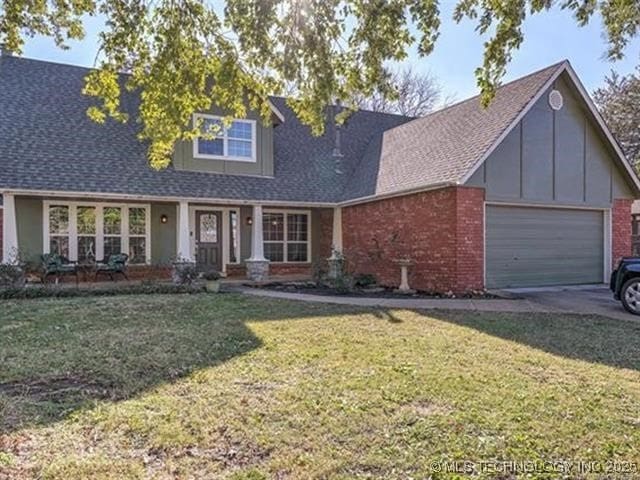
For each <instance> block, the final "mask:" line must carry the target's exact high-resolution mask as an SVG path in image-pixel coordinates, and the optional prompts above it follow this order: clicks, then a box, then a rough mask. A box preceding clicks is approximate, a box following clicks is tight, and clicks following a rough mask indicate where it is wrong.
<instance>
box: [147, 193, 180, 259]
mask: <svg viewBox="0 0 640 480" xmlns="http://www.w3.org/2000/svg"><path fill="white" fill-rule="evenodd" d="M162 215H166V216H167V218H168V221H167V223H161V222H160V217H161V216H162ZM150 221H151V263H152V264H154V265H163V264H169V263H171V260H172V259H173V258H174V257H175V256H176V252H177V245H176V242H177V239H176V232H177V206H176V204H175V203H152V204H151V219H150Z"/></svg>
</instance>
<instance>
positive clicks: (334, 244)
mask: <svg viewBox="0 0 640 480" xmlns="http://www.w3.org/2000/svg"><path fill="white" fill-rule="evenodd" d="M331 249H332V252H331V256H332V257H335V255H336V253H342V208H340V207H336V208H334V209H333V230H332V240H331Z"/></svg>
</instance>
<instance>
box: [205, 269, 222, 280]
mask: <svg viewBox="0 0 640 480" xmlns="http://www.w3.org/2000/svg"><path fill="white" fill-rule="evenodd" d="M202 278H203V280H206V281H207V282H215V281H217V280H220V279H221V278H222V275H220V272H216V271H215V270H213V271H211V272H205V273H203V274H202Z"/></svg>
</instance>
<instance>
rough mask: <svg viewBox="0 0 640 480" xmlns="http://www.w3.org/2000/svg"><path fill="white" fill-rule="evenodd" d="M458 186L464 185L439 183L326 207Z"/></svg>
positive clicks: (347, 205) (375, 200) (336, 204)
mask: <svg viewBox="0 0 640 480" xmlns="http://www.w3.org/2000/svg"><path fill="white" fill-rule="evenodd" d="M460 186H464V185H460V184H458V183H456V182H440V183H434V184H432V185H426V186H424V187H414V188H407V189H405V190H398V191H397V192H391V193H383V194H381V195H367V196H365V197H359V198H354V199H352V200H345V201H343V202H338V203H334V204H328V205H327V206H334V207H351V206H353V205H360V204H362V203H370V202H377V201H379V200H386V199H388V198H395V197H404V196H406V195H413V194H414V193H423V192H430V191H432V190H439V189H441V188H448V187H460Z"/></svg>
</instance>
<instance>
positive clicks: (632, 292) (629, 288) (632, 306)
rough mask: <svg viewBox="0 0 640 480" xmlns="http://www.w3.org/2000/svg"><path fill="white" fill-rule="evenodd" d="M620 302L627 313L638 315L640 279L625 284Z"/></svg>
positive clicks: (639, 310)
mask: <svg viewBox="0 0 640 480" xmlns="http://www.w3.org/2000/svg"><path fill="white" fill-rule="evenodd" d="M620 300H621V301H622V306H623V307H624V308H625V310H626V311H627V312H629V313H633V314H634V315H640V277H638V278H632V279H631V280H627V281H626V282H625V284H624V285H623V286H622V292H621V295H620Z"/></svg>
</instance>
